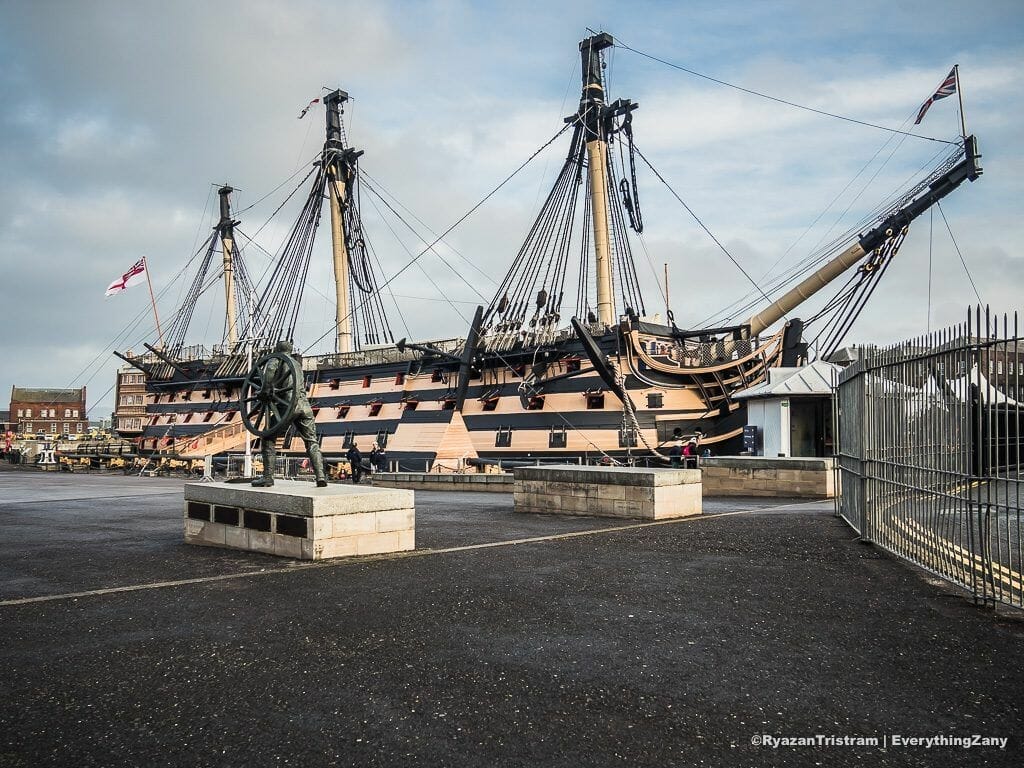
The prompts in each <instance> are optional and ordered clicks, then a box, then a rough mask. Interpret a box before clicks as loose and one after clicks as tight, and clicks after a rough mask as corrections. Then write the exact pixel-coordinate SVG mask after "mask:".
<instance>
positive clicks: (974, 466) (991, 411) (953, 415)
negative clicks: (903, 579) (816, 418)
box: [837, 308, 1024, 607]
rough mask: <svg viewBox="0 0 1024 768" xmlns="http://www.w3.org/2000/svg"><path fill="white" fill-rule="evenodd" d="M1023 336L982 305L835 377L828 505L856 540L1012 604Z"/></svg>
mask: <svg viewBox="0 0 1024 768" xmlns="http://www.w3.org/2000/svg"><path fill="white" fill-rule="evenodd" d="M1022 399H1024V340H1022V339H1021V336H1020V329H1019V325H1018V319H1017V316H1016V314H1014V316H1013V317H1012V322H1011V318H1010V317H1009V316H1007V315H1003V316H1002V317H997V316H993V315H992V314H991V313H990V312H989V311H988V310H987V309H986V310H984V311H982V310H981V308H976V309H973V310H971V311H969V312H968V315H967V320H966V322H964V323H963V324H961V325H957V326H954V327H952V328H948V329H945V330H942V331H938V332H936V333H932V334H929V335H927V336H924V337H921V338H918V339H915V340H912V341H908V342H904V343H901V344H897V345H894V346H892V347H888V348H886V349H880V350H875V351H874V352H872V353H871V354H870V355H869V356H867V357H866V358H864V359H862V360H859V361H857V362H855V363H853V364H852V365H850V366H849V367H848V368H847V369H845V370H844V371H843V372H842V374H841V375H840V379H839V386H838V390H837V404H838V409H837V421H838V436H839V452H838V462H837V463H838V471H839V474H840V485H841V489H842V490H841V493H840V494H839V496H838V497H837V512H838V514H839V515H840V516H841V517H842V518H843V519H844V520H846V522H847V523H849V524H850V526H852V527H853V528H854V529H855V530H856V531H857V532H858V533H859V534H860V536H861V538H862V539H864V540H866V541H870V542H871V543H873V544H876V545H877V546H880V547H882V548H884V549H886V550H888V551H890V552H892V553H894V554H896V555H898V556H899V557H902V558H905V559H907V560H909V561H911V562H913V563H915V564H917V565H919V566H921V567H923V568H925V569H927V570H929V571H931V572H933V573H935V574H937V575H938V576H941V577H942V578H944V579H946V580H948V581H950V582H952V583H954V584H957V585H959V586H961V587H964V588H966V589H968V590H970V591H971V593H972V594H973V595H974V598H975V601H976V602H980V603H984V604H986V605H993V606H994V605H995V604H996V603H1001V604H1005V605H1011V606H1016V607H1024V576H1022V573H1024V544H1022V541H1024V540H1022V535H1024V534H1022V530H1021V503H1020V502H1021V490H1022V484H1021V478H1020V471H1021V455H1020V427H1021V417H1022V415H1024V404H1022Z"/></svg>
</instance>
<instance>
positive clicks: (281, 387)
mask: <svg viewBox="0 0 1024 768" xmlns="http://www.w3.org/2000/svg"><path fill="white" fill-rule="evenodd" d="M301 386H303V382H302V372H301V371H300V370H299V366H298V364H297V363H296V362H295V358H293V357H292V356H291V355H289V354H286V353H284V352H272V353H271V354H269V355H264V356H263V357H261V358H260V359H259V360H257V361H256V364H255V365H253V367H252V370H251V371H249V375H248V376H246V377H245V382H244V383H243V384H242V399H241V401H240V402H239V410H240V411H241V413H242V423H243V424H244V425H245V428H246V429H247V430H249V431H250V432H251V433H252V434H254V435H256V437H261V438H268V437H277V436H278V435H280V434H281V433H282V432H284V431H285V429H287V428H288V425H289V424H291V421H292V417H293V416H294V415H295V408H296V406H297V405H298V403H299V387H301Z"/></svg>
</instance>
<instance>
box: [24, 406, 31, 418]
mask: <svg viewBox="0 0 1024 768" xmlns="http://www.w3.org/2000/svg"><path fill="white" fill-rule="evenodd" d="M25 418H27V419H31V418H32V409H31V408H26V409H25Z"/></svg>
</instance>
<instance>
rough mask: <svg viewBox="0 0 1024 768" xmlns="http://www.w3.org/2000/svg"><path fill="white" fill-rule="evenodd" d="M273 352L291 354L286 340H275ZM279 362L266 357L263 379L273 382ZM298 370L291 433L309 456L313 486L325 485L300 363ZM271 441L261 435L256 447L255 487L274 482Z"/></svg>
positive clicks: (265, 486) (279, 366)
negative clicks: (259, 457)
mask: <svg viewBox="0 0 1024 768" xmlns="http://www.w3.org/2000/svg"><path fill="white" fill-rule="evenodd" d="M274 351H275V352H284V353H285V354H288V355H292V356H293V357H294V354H293V352H292V345H291V343H290V342H287V341H279V342H277V345H276V346H275V347H274ZM281 365H282V363H281V362H280V361H279V360H273V359H272V360H270V361H269V362H268V363H267V367H266V369H265V370H264V381H266V382H274V381H276V380H277V378H278V376H279V371H280V368H281ZM298 369H299V371H300V374H299V378H298V380H297V381H296V382H295V392H294V397H295V401H296V402H295V413H294V415H293V416H292V424H294V425H295V432H296V433H297V434H298V436H299V437H301V438H302V442H304V443H305V444H306V455H307V456H309V463H310V465H311V466H312V467H313V473H314V474H315V475H316V485H317V488H325V487H326V486H327V475H326V474H325V473H324V456H323V453H321V452H320V444H319V443H318V442H317V440H316V424H315V422H314V421H313V409H312V408H310V406H309V400H308V399H307V398H306V387H305V383H304V382H303V380H302V374H301V371H302V366H301V365H300V366H298ZM287 428H288V427H287V425H284V429H287ZM274 443H275V438H272V437H265V438H263V443H262V445H261V446H260V452H261V453H262V454H263V476H262V477H257V478H256V479H255V480H253V481H252V484H253V485H255V486H257V487H259V488H269V487H270V486H272V485H273V484H274V458H275V456H276V454H277V449H276V447H275V445H274Z"/></svg>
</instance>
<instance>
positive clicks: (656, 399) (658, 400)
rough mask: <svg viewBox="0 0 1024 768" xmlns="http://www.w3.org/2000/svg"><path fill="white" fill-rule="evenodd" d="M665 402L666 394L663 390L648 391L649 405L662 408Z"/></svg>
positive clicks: (649, 406)
mask: <svg viewBox="0 0 1024 768" xmlns="http://www.w3.org/2000/svg"><path fill="white" fill-rule="evenodd" d="M664 404H665V395H664V394H663V393H662V392H648V393H647V407H648V408H661V407H662V406H663V405H664Z"/></svg>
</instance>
